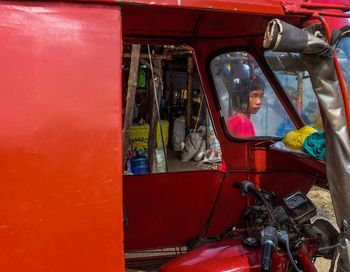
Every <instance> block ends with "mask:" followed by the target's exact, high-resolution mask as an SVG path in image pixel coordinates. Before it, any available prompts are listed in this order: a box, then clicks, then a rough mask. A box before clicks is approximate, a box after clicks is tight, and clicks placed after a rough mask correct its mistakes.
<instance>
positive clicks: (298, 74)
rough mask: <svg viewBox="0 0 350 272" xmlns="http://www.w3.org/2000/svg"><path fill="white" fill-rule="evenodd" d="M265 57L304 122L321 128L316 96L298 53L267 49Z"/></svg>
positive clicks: (318, 128)
mask: <svg viewBox="0 0 350 272" xmlns="http://www.w3.org/2000/svg"><path fill="white" fill-rule="evenodd" d="M265 58H266V60H267V62H268V64H269V65H270V68H271V69H272V70H273V72H274V74H275V76H276V77H277V79H278V80H279V82H280V84H281V86H282V87H283V89H284V91H285V93H286V95H287V97H288V98H289V100H290V101H291V103H292V105H293V107H294V109H295V111H296V112H297V113H298V115H299V117H300V118H301V120H302V121H303V122H304V124H305V125H308V126H311V127H314V128H315V129H317V130H323V125H322V119H321V115H320V109H319V107H318V102H317V98H316V95H315V93H314V91H313V87H312V84H311V80H310V76H309V73H308V72H307V71H306V70H305V68H304V65H302V64H301V61H300V60H301V57H300V56H299V54H295V53H280V52H270V51H267V52H265Z"/></svg>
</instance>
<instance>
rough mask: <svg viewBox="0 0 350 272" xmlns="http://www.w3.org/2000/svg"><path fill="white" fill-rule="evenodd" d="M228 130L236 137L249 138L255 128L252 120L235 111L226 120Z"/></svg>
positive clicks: (252, 135) (253, 133) (253, 134)
mask: <svg viewBox="0 0 350 272" xmlns="http://www.w3.org/2000/svg"><path fill="white" fill-rule="evenodd" d="M226 126H227V130H228V132H229V133H230V134H231V135H232V136H233V137H237V138H249V137H254V136H255V130H254V126H253V124H252V122H251V121H250V119H249V118H248V116H246V115H245V114H243V113H237V114H235V115H232V116H230V117H229V118H228V119H227V120H226Z"/></svg>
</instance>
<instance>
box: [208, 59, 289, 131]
mask: <svg viewBox="0 0 350 272" xmlns="http://www.w3.org/2000/svg"><path fill="white" fill-rule="evenodd" d="M210 68H211V73H212V75H213V79H214V84H215V88H216V91H217V95H218V98H219V103H220V106H221V116H223V117H224V118H225V124H226V129H227V131H228V132H229V133H230V135H231V136H233V137H235V138H251V137H256V136H270V137H282V136H283V135H284V134H285V131H286V130H290V129H294V128H295V127H294V124H293V123H292V121H291V119H290V117H289V116H288V114H287V112H286V111H285V109H284V108H283V106H282V104H281V102H280V101H279V100H278V98H277V96H276V94H275V93H274V91H273V90H272V88H271V86H270V84H269V83H268V82H267V80H266V78H265V76H264V75H263V73H262V71H261V69H260V68H259V66H258V65H257V63H256V61H255V60H254V59H253V57H252V56H251V55H250V54H248V53H246V52H230V53H225V54H222V55H219V56H217V57H215V58H214V59H213V60H212V62H211V66H210Z"/></svg>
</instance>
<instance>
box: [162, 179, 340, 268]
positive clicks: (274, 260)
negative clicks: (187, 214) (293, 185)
mask: <svg viewBox="0 0 350 272" xmlns="http://www.w3.org/2000/svg"><path fill="white" fill-rule="evenodd" d="M233 187H234V188H235V189H239V190H240V191H241V193H242V194H243V195H245V196H246V197H248V198H249V200H252V199H254V200H253V201H252V202H251V205H249V206H248V207H247V208H246V209H245V211H244V212H243V214H242V217H243V218H244V221H245V224H246V228H243V229H242V228H236V227H233V228H231V229H230V230H229V231H227V232H226V233H224V234H222V235H219V236H217V237H206V238H201V239H198V240H196V241H192V248H194V249H193V250H192V251H190V252H189V253H187V254H184V255H182V256H180V257H177V258H175V259H173V260H172V261H170V262H168V263H166V264H165V265H163V266H162V267H161V269H160V271H162V272H173V271H177V272H187V271H191V272H196V271H211V272H213V271H215V272H223V271H225V272H226V271H263V272H268V271H276V272H288V271H290V272H291V271H296V272H300V271H308V272H312V271H317V270H316V268H315V266H314V262H315V260H316V258H318V257H323V258H326V259H330V260H332V264H331V270H333V269H334V263H335V258H336V256H337V250H336V247H337V245H338V237H339V233H338V231H337V230H336V229H335V228H334V227H333V225H332V224H331V223H330V222H328V221H326V220H324V219H316V220H315V221H314V222H312V220H311V219H312V218H313V217H315V216H316V214H317V212H316V207H315V205H314V204H313V203H312V202H311V201H310V199H309V198H308V197H307V196H306V195H304V194H303V193H302V192H300V191H296V192H294V193H292V194H290V195H288V196H285V197H283V198H282V199H281V198H279V197H278V196H277V195H276V194H275V193H274V192H273V191H265V190H262V189H259V188H257V187H256V186H255V185H254V184H253V183H252V182H250V181H242V182H239V183H234V184H233ZM203 244H204V245H203Z"/></svg>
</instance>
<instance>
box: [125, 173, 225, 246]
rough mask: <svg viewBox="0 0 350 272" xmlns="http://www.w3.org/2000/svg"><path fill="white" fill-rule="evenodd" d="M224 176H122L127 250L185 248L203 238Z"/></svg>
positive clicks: (210, 174)
mask: <svg viewBox="0 0 350 272" xmlns="http://www.w3.org/2000/svg"><path fill="white" fill-rule="evenodd" d="M223 175H224V173H222V172H219V171H193V172H177V173H167V174H152V175H139V176H124V201H125V207H126V214H127V216H128V220H129V226H128V228H127V229H126V230H125V247H126V249H129V250H130V249H146V248H156V247H167V246H179V245H184V244H186V243H187V242H188V240H189V239H193V238H198V237H199V236H201V235H202V234H203V231H204V228H205V225H206V223H207V220H208V218H209V215H210V212H211V209H212V207H213V205H214V202H215V198H216V195H217V193H218V190H219V186H220V184H221V182H222V178H223Z"/></svg>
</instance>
